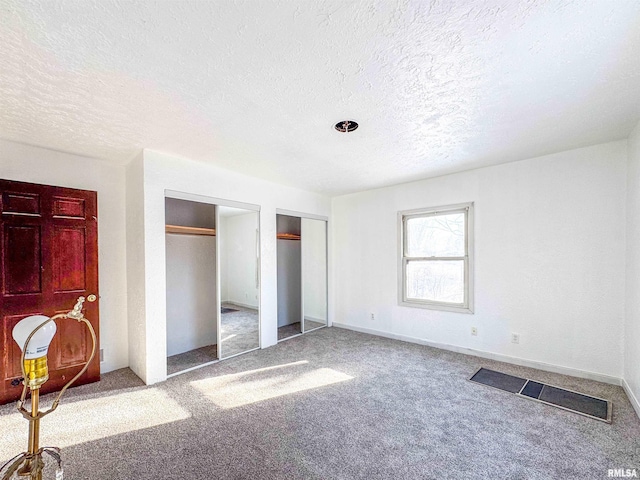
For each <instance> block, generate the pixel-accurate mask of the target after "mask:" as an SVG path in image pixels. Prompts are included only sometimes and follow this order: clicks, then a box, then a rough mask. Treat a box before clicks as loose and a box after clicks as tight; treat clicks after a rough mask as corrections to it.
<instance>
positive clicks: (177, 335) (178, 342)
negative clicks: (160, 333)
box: [165, 198, 218, 375]
mask: <svg viewBox="0 0 640 480" xmlns="http://www.w3.org/2000/svg"><path fill="white" fill-rule="evenodd" d="M215 208H216V207H215V205H209V204H206V203H198V202H190V201H187V200H179V199H176V198H165V223H166V227H165V231H166V233H165V245H166V268H167V375H172V374H175V373H178V372H182V371H186V370H191V369H193V368H194V367H197V366H200V365H203V364H209V363H212V362H215V361H217V360H218V328H217V326H218V319H217V315H216V303H217V302H216V300H217V299H216V290H217V289H216V261H217V258H216V257H217V255H216V254H217V251H216V243H217V242H216V221H215V219H216V212H215Z"/></svg>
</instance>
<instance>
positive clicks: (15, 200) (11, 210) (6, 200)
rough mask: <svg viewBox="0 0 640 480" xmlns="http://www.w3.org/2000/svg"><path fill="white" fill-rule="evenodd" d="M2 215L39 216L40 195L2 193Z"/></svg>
mask: <svg viewBox="0 0 640 480" xmlns="http://www.w3.org/2000/svg"><path fill="white" fill-rule="evenodd" d="M2 207H3V208H2V213H3V214H5V215H10V214H25V215H38V214H40V195H38V194H37V193H26V192H23V193H17V192H3V193H2Z"/></svg>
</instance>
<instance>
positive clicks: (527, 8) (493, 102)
mask: <svg viewBox="0 0 640 480" xmlns="http://www.w3.org/2000/svg"><path fill="white" fill-rule="evenodd" d="M639 52H640V1H637V0H628V1H625V0H615V1H613V0H599V1H587V0H583V1H571V0H553V1H537V0H528V1H525V0H522V1H515V0H504V1H497V0H481V1H471V0H467V1H453V0H442V1H438V0H432V1H430V2H429V1H426V0H379V1H374V0H371V1H366V2H365V1H353V0H328V1H321V0H316V1H311V0H306V1H305V0H296V1H291V0H281V1H278V0H264V1H262V0H247V1H241V0H216V1H199V0H191V1H169V0H165V1H162V0H158V1H136V2H134V1H116V0H73V1H71V0H69V1H44V0H40V1H25V0H0V137H1V138H5V139H9V140H15V141H19V142H24V143H29V144H35V145H40V146H44V147H48V148H52V149H57V150H62V151H69V152H74V153H79V154H82V155H86V156H91V157H98V158H102V159H106V160H109V161H112V162H115V163H119V164H124V163H127V162H128V161H129V160H131V158H133V157H134V156H135V155H136V154H137V153H139V152H140V150H141V149H142V148H150V149H155V150H159V151H163V152H168V153H174V154H178V155H181V156H184V157H189V158H193V159H196V160H201V161H205V162H210V163H213V164H216V165H219V166H221V167H224V168H229V169H233V170H237V171H240V172H244V173H247V174H250V175H255V176H259V177H263V178H266V179H269V180H273V181H276V182H280V183H284V184H289V185H296V186H299V187H301V188H304V189H308V190H313V191H318V192H322V193H325V194H328V195H336V194H341V193H347V192H353V191H358V190H363V189H368V188H373V187H379V186H383V185H390V184H395V183H400V182H405V181H409V180H414V179H419V178H425V177H430V176H436V175H441V174H445V173H450V172H455V171H461V170H466V169H470V168H476V167H479V166H484V165H491V164H498V163H503V162H508V161H513V160H520V159H524V158H530V157H535V156H538V155H542V154H546V153H552V152H557V151H561V150H566V149H570V148H574V147H579V146H586V145H591V144H595V143H600V142H605V141H610V140H615V139H621V138H625V137H627V136H628V134H629V132H630V131H631V129H632V128H633V126H634V125H635V124H636V123H637V122H638V120H639V119H640V53H639ZM343 119H354V120H356V121H358V122H359V123H360V128H359V129H358V130H357V131H356V132H354V133H351V134H340V133H338V132H336V131H335V130H333V128H332V126H333V124H334V123H336V122H337V121H339V120H343Z"/></svg>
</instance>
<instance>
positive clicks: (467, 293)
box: [398, 202, 474, 313]
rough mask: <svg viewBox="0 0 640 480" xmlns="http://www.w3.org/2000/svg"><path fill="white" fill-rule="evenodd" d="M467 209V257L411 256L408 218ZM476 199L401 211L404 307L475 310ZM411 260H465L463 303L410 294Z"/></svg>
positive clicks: (400, 275)
mask: <svg viewBox="0 0 640 480" xmlns="http://www.w3.org/2000/svg"><path fill="white" fill-rule="evenodd" d="M450 213H465V214H466V221H465V255H464V257H409V256H407V255H405V252H406V238H405V237H406V221H407V220H408V219H410V218H419V217H428V216H436V215H444V214H450ZM473 231H474V227H473V202H468V203H459V204H455V205H445V206H440V207H433V208H420V209H417V210H404V211H401V212H398V250H399V255H398V259H399V263H398V304H399V305H400V306H405V307H417V308H427V309H431V310H444V311H448V312H458V313H473V236H474V235H473ZM410 260H429V261H437V260H464V301H463V302H462V303H450V302H435V301H431V300H417V299H408V298H407V289H406V286H407V275H406V269H407V263H408V261H410Z"/></svg>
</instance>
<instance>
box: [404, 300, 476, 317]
mask: <svg viewBox="0 0 640 480" xmlns="http://www.w3.org/2000/svg"><path fill="white" fill-rule="evenodd" d="M398 305H400V306H401V307H412V308H425V309H427V310H440V311H443V312H455V313H465V314H470V315H473V308H472V307H471V306H469V307H458V306H454V305H443V304H438V303H424V302H411V301H400V302H398Z"/></svg>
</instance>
